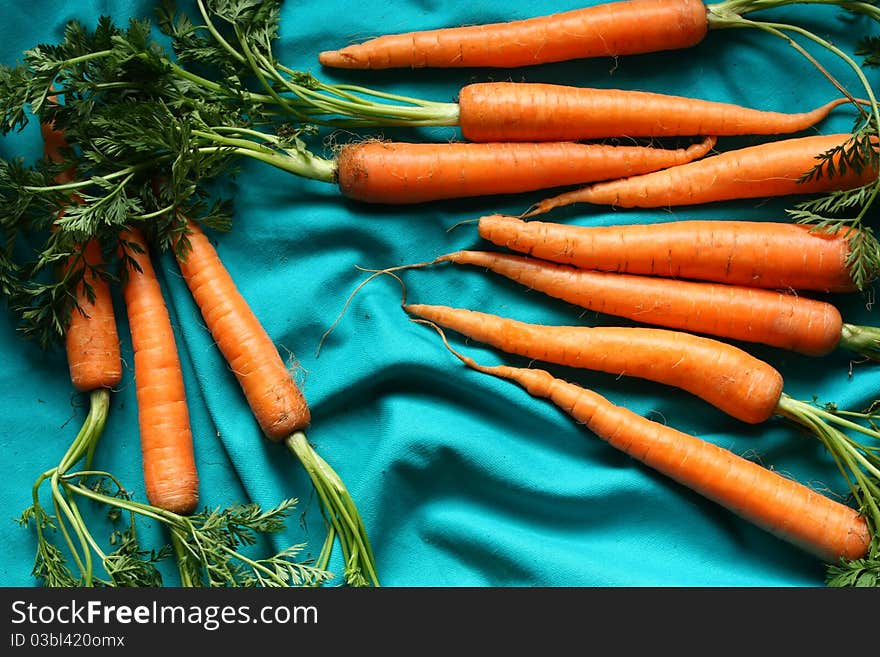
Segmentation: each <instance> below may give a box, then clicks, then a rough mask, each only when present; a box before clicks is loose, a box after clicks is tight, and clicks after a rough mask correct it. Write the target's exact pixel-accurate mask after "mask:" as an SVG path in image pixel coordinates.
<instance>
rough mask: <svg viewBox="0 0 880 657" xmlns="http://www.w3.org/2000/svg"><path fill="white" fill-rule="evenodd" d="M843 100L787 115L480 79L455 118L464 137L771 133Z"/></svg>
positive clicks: (818, 116)
mask: <svg viewBox="0 0 880 657" xmlns="http://www.w3.org/2000/svg"><path fill="white" fill-rule="evenodd" d="M847 102H849V99H847V98H838V99H836V100H832V101H830V102H828V103H826V104H825V105H823V106H821V107H817V108H815V109H813V110H811V111H809V112H801V113H792V114H787V113H783V112H770V111H762V110H757V109H753V108H749V107H742V106H739V105H734V104H730V103H721V102H714V101H708V100H702V99H698V98H689V97H684V96H672V95H667V94H660V93H651V92H647V91H636V90H629V89H594V88H581V87H570V86H565V85H557V84H541V83H527V82H483V83H475V84H469V85H467V86H465V87H463V88H462V89H461V92H460V95H459V98H458V106H459V117H458V123H459V127H460V128H461V133H462V135H463V136H464V137H465V138H466V139H468V140H469V141H479V142H492V141H495V142H503V141H568V140H581V139H603V138H606V137H671V136H684V135H715V136H718V137H721V136H725V135H771V134H781V133H792V132H799V131H801V130H806V129H807V128H809V127H811V126H813V125H815V124H816V123H818V122H819V121H821V120H822V119H824V118H825V117H827V116H828V114H829V113H830V112H831V110H832V109H834V108H835V107H837V106H839V105H841V104H842V103H847Z"/></svg>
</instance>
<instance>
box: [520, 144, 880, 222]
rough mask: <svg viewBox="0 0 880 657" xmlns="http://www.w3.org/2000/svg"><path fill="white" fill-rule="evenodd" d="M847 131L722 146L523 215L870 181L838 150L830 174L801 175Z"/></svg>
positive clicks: (873, 175)
mask: <svg viewBox="0 0 880 657" xmlns="http://www.w3.org/2000/svg"><path fill="white" fill-rule="evenodd" d="M851 137H852V135H850V134H833V135H811V136H808V137H795V138H792V139H783V140H779V141H772V142H766V143H762V144H758V145H755V146H747V147H744V148H738V149H735V150H732V151H723V152H721V153H718V154H717V155H713V156H711V157H706V158H704V159H701V160H699V161H696V162H687V163H684V164H681V165H678V166H674V167H669V168H667V169H664V170H663V171H654V172H650V173H645V174H639V175H636V176H631V177H626V178H620V179H616V180H608V181H603V182H599V183H595V184H593V185H589V186H587V187H584V188H581V189H576V190H573V191H570V192H565V193H562V194H559V195H557V196H553V197H551V198H547V199H544V200H542V201H540V202H538V203H536V204H535V205H534V206H533V207H532V208H530V209H529V210H528V211H527V212H525V213H524V215H523V216H524V217H533V216H535V215H539V214H545V213H547V212H550V211H551V210H553V209H555V208H560V207H563V206H566V205H571V204H573V203H592V204H597V205H610V206H614V207H621V208H663V207H676V206H683V205H697V204H702V203H713V202H716V201H729V200H740V199H750V198H764V197H773V196H787V195H796V194H816V193H820V192H829V191H837V190H850V189H855V188H857V187H862V186H865V185H869V184H871V183H872V182H873V181H875V180H876V179H877V175H878V171H877V169H876V168H875V167H873V166H870V165H868V166H865V167H862V168H860V169H857V168H854V167H846V166H844V165H843V163H842V161H841V160H842V158H841V157H840V156H839V155H838V156H837V158H836V162H837V164H838V170H837V171H836V172H835V175H827V174H826V175H814V176H812V177H810V178H809V179H806V178H805V176H807V175H808V174H809V172H810V171H811V170H812V169H813V168H814V167H815V166H817V165H818V164H820V161H821V156H822V155H823V154H825V153H828V152H830V151H832V150H833V149H835V148H838V147H840V146H841V145H843V144H844V143H846V142H847V141H848V140H849V139H850V138H851Z"/></svg>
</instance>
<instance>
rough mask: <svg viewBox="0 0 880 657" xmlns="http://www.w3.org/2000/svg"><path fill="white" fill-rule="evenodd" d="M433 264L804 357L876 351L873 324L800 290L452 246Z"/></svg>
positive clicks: (607, 311) (591, 307)
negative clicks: (852, 320) (857, 322)
mask: <svg viewBox="0 0 880 657" xmlns="http://www.w3.org/2000/svg"><path fill="white" fill-rule="evenodd" d="M435 262H452V263H457V264H466V265H473V266H476V267H481V268H485V269H488V270H489V271H492V272H495V273H497V274H500V275H502V276H505V277H507V278H509V279H511V280H514V281H516V282H518V283H520V284H522V285H524V286H526V287H528V288H530V289H533V290H538V291H540V292H543V293H545V294H548V295H550V296H552V297H555V298H557V299H562V300H564V301H567V302H569V303H572V304H574V305H576V306H580V307H582V308H586V309H588V310H594V311H596V312H600V313H604V314H608V315H613V316H617V317H625V318H627V319H631V320H635V321H638V322H641V323H644V324H653V325H656V326H664V327H666V328H674V329H680V330H683V331H688V332H691V333H702V334H706V335H713V336H716V337H722V338H731V339H735V340H742V341H746V342H756V343H761V344H766V345H770V346H774V347H780V348H783V349H789V350H792V351H796V352H799V353H802V354H806V355H809V356H822V355H825V354H828V353H830V352H831V351H833V350H835V349H837V348H843V349H850V350H852V351H855V352H857V353H860V354H862V355H864V356H868V357H878V356H880V352H878V348H877V344H880V343H878V342H877V335H878V330H877V329H874V328H873V327H862V326H854V325H851V324H845V323H844V322H843V319H842V317H841V315H840V312H839V311H838V310H837V308H836V307H835V306H834V305H832V304H831V303H828V302H826V301H821V300H818V299H811V298H808V297H804V296H801V295H796V294H789V293H784V292H777V291H773V290H766V289H761V288H753V287H747V286H742V285H726V284H722V283H711V282H698V281H685V280H678V279H670V278H659V277H652V276H639V275H633V274H616V273H611V272H602V271H593V270H587V269H577V268H574V267H571V266H569V265H559V264H556V263H552V262H546V261H544V260H539V259H537V258H529V257H524V256H516V255H510V254H506V253H492V252H488V251H456V252H454V253H449V254H445V255H442V256H440V257H438V258H436V259H435ZM868 334H870V337H869V338H867V339H866V337H865V336H866V335H868Z"/></svg>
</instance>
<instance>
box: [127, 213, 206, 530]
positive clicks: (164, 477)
mask: <svg viewBox="0 0 880 657" xmlns="http://www.w3.org/2000/svg"><path fill="white" fill-rule="evenodd" d="M119 239H120V241H121V243H122V244H123V248H124V250H125V253H126V257H127V258H130V259H131V262H132V266H131V267H129V269H128V271H127V275H126V278H125V282H124V284H123V297H124V299H125V306H126V309H127V311H128V323H129V327H130V330H131V342H132V349H133V351H134V373H135V385H136V397H137V404H138V426H139V428H140V440H141V453H142V458H143V471H144V482H145V484H146V494H147V499H148V500H149V501H150V504H152V505H153V506H156V507H159V508H162V509H165V510H168V511H172V512H174V513H183V514H187V513H191V512H192V511H194V510H195V507H196V505H197V504H198V485H199V482H198V473H197V472H196V464H195V457H194V451H193V441H192V430H191V427H190V419H189V410H188V408H187V402H186V391H185V389H184V382H183V372H182V370H181V366H180V359H179V356H178V353H177V346H176V344H175V339H174V331H173V329H172V327H171V319H170V317H169V315H168V308H167V307H166V305H165V301H164V299H163V296H162V290H161V288H160V286H159V281H158V279H157V278H156V272H155V270H154V269H153V265H152V263H151V261H150V255H149V251H148V249H147V242H146V240H145V238H144V236H143V234H142V233H141V231H140V230H139V229H137V228H132V229H130V230H128V231H125V232H123V233H121V234H120V236H119Z"/></svg>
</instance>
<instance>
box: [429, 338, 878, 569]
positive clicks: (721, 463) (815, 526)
mask: <svg viewBox="0 0 880 657" xmlns="http://www.w3.org/2000/svg"><path fill="white" fill-rule="evenodd" d="M444 341H445V338H444ZM447 347H449V345H448V344H447ZM449 349H450V351H452V353H454V354H455V355H456V356H457V357H458V358H459V359H460V360H461V361H462V362H464V363H465V364H466V365H467V366H468V367H471V368H473V369H474V370H476V371H478V372H482V373H484V374H489V375H492V376H496V377H499V378H502V379H507V380H510V381H513V382H514V383H517V384H519V385H520V386H522V387H523V388H524V389H525V390H526V391H527V392H528V393H529V394H531V395H533V396H534V397H537V398H541V399H547V400H549V401H551V402H553V403H554V404H556V406H558V407H559V408H560V409H562V410H563V411H564V412H565V413H567V414H568V415H570V416H571V417H572V418H573V419H574V420H576V421H577V422H578V423H580V424H583V425H584V426H586V427H587V428H588V429H589V430H590V431H592V432H593V433H594V434H595V435H596V436H598V437H599V438H600V439H602V440H604V441H605V442H607V443H608V444H609V445H611V446H612V447H614V448H616V449H618V450H620V451H622V452H624V453H626V454H628V455H629V456H631V457H632V458H634V459H635V460H637V461H639V462H641V463H643V464H645V465H647V466H648V467H650V468H653V469H654V470H656V471H657V472H660V473H661V474H663V475H665V476H667V477H670V478H672V479H673V480H675V481H677V482H678V483H680V484H682V485H683V486H686V487H687V488H689V489H691V490H693V491H695V492H696V493H698V494H700V495H702V496H703V497H706V498H707V499H710V500H712V501H714V502H717V503H718V504H720V505H721V506H723V507H725V508H727V509H729V510H730V511H732V512H733V513H735V514H737V515H739V516H740V517H741V518H743V519H745V520H747V521H749V522H752V523H754V524H755V525H757V526H759V527H761V528H762V529H765V530H766V531H768V532H770V533H771V534H773V535H774V536H776V537H778V538H780V539H782V540H785V541H788V542H789V543H792V544H793V545H796V546H798V547H800V548H802V549H804V550H806V551H807V552H809V553H811V554H814V555H816V556H817V557H819V558H821V559H823V560H826V561H829V562H832V563H838V562H839V561H840V560H841V559H844V560H852V559H860V558H862V557H864V556H865V555H866V554H867V552H868V549H869V546H870V543H871V533H870V530H869V528H868V524H867V522H866V520H865V518H864V517H863V516H862V515H860V514H859V513H858V512H857V511H856V510H855V509H853V508H851V507H849V506H846V505H844V504H841V503H840V502H836V501H834V500H832V499H830V498H828V497H826V496H824V495H821V494H820V493H817V492H816V491H814V490H812V489H811V488H808V487H806V486H804V485H803V484H800V483H798V482H796V481H794V480H792V479H788V478H786V477H783V476H782V475H780V474H778V473H776V472H774V471H772V470H768V469H767V468H764V467H762V466H761V465H759V464H757V463H755V462H753V461H749V460H747V459H745V458H743V457H741V456H737V455H736V454H734V453H732V452H731V451H730V450H727V449H724V448H722V447H719V446H718V445H715V444H714V443H710V442H707V441H704V440H700V439H699V438H696V437H695V436H692V435H689V434H686V433H683V432H681V431H678V430H677V429H674V428H673V427H670V426H667V425H665V424H660V423H658V422H654V421H652V420H649V419H647V418H645V417H643V416H641V415H638V414H637V413H634V412H632V411H630V410H629V409H627V408H624V407H622V406H618V405H615V404H613V403H612V402H611V401H609V400H608V399H607V398H605V397H603V396H601V395H599V394H598V393H596V392H593V391H592V390H588V389H585V388H582V387H580V386H578V385H575V384H573V383H569V382H568V381H564V380H562V379H558V378H556V377H554V376H552V375H551V374H550V373H549V372H546V371H544V370H539V369H530V368H521V367H510V366H507V365H496V366H494V367H489V366H484V365H479V364H478V363H476V362H475V361H474V360H473V359H472V358H470V357H468V356H465V355H463V354H460V353H458V352H457V351H455V350H454V349H452V348H451V347H449Z"/></svg>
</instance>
